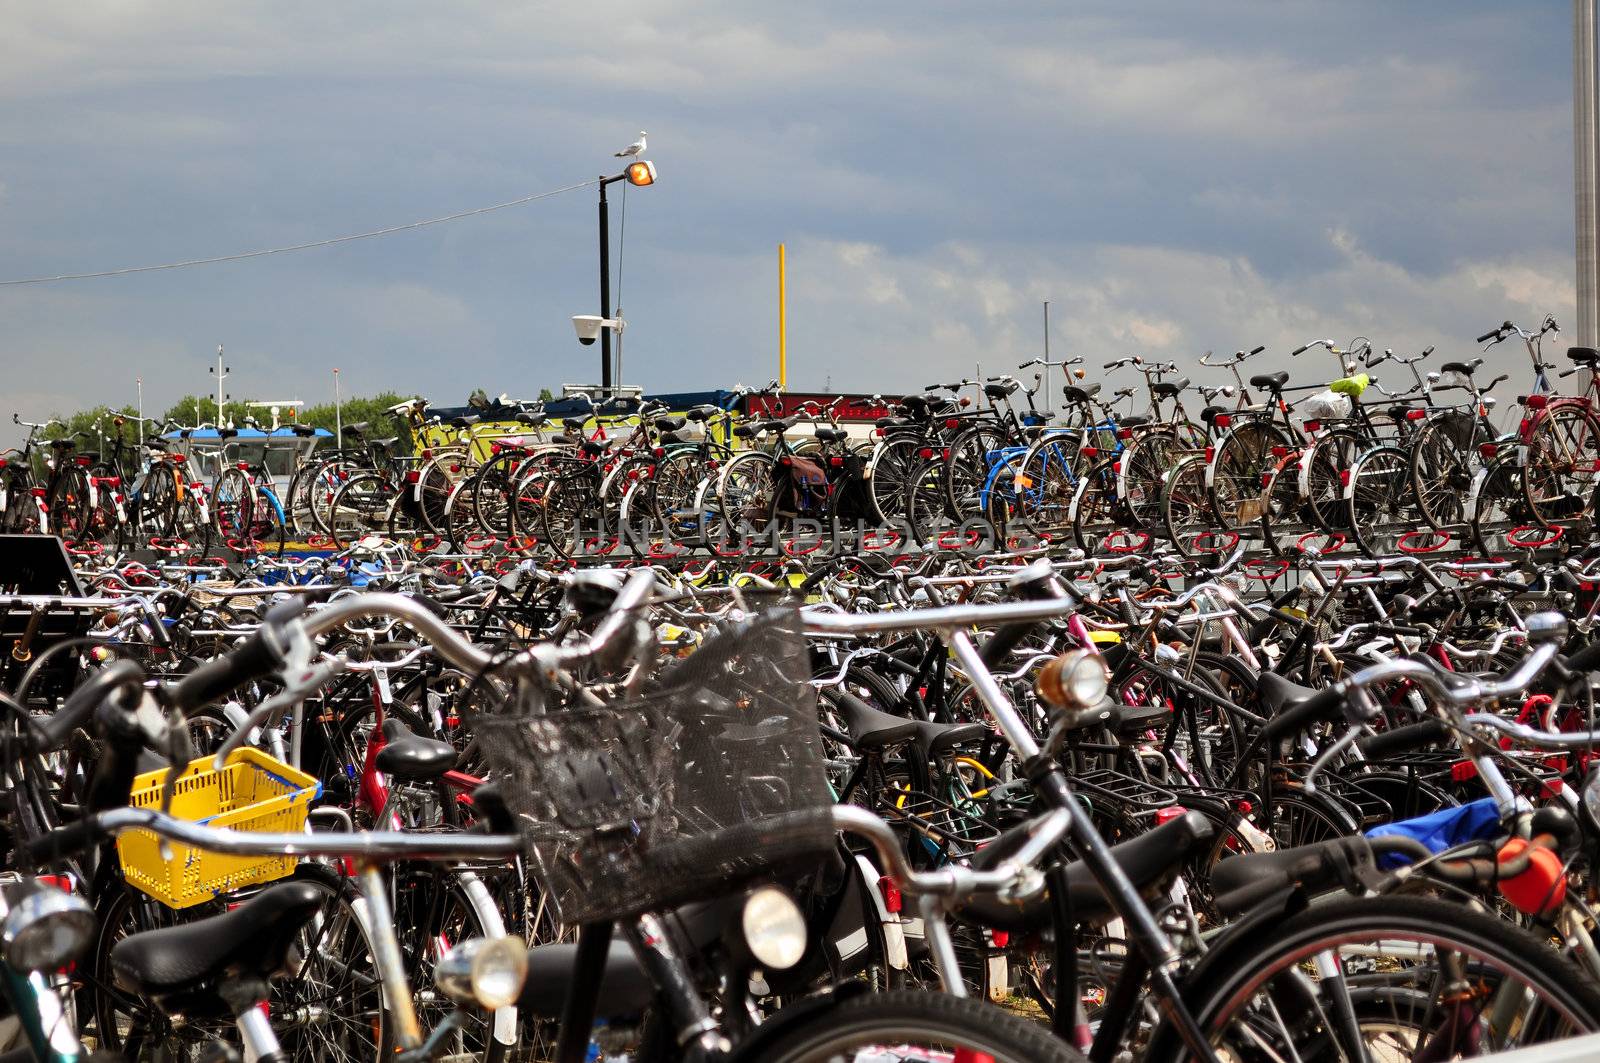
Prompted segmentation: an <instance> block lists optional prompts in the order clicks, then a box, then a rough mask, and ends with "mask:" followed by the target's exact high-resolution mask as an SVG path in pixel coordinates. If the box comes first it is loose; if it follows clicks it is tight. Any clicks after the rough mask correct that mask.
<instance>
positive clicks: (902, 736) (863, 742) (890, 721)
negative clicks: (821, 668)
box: [833, 690, 918, 750]
mask: <svg viewBox="0 0 1600 1063" xmlns="http://www.w3.org/2000/svg"><path fill="white" fill-rule="evenodd" d="M833 703H834V705H836V706H837V707H838V709H839V712H840V714H841V715H842V716H843V717H844V729H845V730H846V731H848V732H849V733H850V737H851V738H852V739H853V740H854V741H855V744H856V748H857V749H863V750H872V749H883V748H884V747H885V746H892V745H897V744H899V743H901V742H905V741H908V740H909V739H912V738H915V737H917V723H918V721H916V720H908V719H906V718H905V717H904V716H895V715H892V714H890V713H887V712H882V711H880V710H878V709H875V708H873V707H872V706H871V705H868V704H867V703H866V702H864V701H862V700H861V699H860V698H858V697H856V696H855V695H854V694H850V693H846V692H845V691H842V690H841V691H839V692H838V696H837V697H836V698H834V699H833Z"/></svg>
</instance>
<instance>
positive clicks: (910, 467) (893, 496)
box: [867, 435, 937, 524]
mask: <svg viewBox="0 0 1600 1063" xmlns="http://www.w3.org/2000/svg"><path fill="white" fill-rule="evenodd" d="M935 442H936V441H935ZM929 446H931V443H930V442H929V441H928V440H925V439H922V438H920V437H918V436H910V435H906V436H896V437H895V438H893V439H885V440H884V441H883V442H881V443H879V444H878V445H877V447H875V448H874V449H873V451H872V460H871V461H870V462H869V463H868V464H867V493H868V497H870V498H871V499H872V508H873V516H875V517H876V518H877V519H878V522H879V523H880V524H888V523H889V522H890V521H891V520H895V519H896V518H898V517H899V516H900V515H901V513H902V510H901V506H902V505H903V504H904V502H905V497H906V487H907V486H908V485H909V484H910V483H911V478H912V476H913V475H915V473H916V471H917V469H918V468H920V467H921V465H922V462H923V461H924V460H925V459H924V458H923V456H922V451H923V450H925V449H927V448H928V447H929ZM935 452H936V453H937V448H935Z"/></svg>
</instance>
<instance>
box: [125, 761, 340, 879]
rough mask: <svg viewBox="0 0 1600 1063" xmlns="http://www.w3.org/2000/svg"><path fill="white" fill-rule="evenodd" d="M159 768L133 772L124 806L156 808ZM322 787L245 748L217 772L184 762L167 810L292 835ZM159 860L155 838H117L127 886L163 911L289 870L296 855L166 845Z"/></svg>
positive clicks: (137, 834)
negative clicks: (245, 853) (166, 855)
mask: <svg viewBox="0 0 1600 1063" xmlns="http://www.w3.org/2000/svg"><path fill="white" fill-rule="evenodd" d="M166 781H167V772H166V769H165V768H161V769H157V770H156V771H147V772H143V773H141V774H139V775H137V776H135V777H134V780H133V790H132V792H131V793H130V794H129V795H128V804H130V805H132V806H133V807H135V808H160V807H161V791H162V788H163V787H164V786H165V785H166ZM320 790H321V787H320V786H318V784H317V780H316V779H314V778H312V777H311V776H310V775H307V774H306V773H305V772H302V771H298V770H296V769H295V768H292V767H290V766H289V765H287V764H285V763H283V762H282V761H280V760H275V759H274V758H272V757H270V756H268V755H267V754H265V753H263V752H261V751H260V750H259V749H251V748H250V747H248V746H246V747H244V748H242V749H235V750H234V751H233V752H232V753H229V754H228V760H227V763H226V764H225V766H224V767H223V769H222V770H221V771H218V770H217V769H216V767H215V765H214V763H213V759H212V758H211V757H201V758H199V759H198V760H192V761H190V762H189V766H188V767H187V768H185V769H184V771H183V774H182V775H180V776H178V780H177V783H176V785H175V786H174V787H173V796H172V814H173V815H174V816H176V817H177V818H178V819H184V820H189V821H191V822H198V823H204V824H205V825H206V826H208V827H226V828H228V829H229V830H236V831H248V832H251V833H256V834H262V833H266V834H272V833H290V834H292V833H294V832H295V831H298V830H301V829H302V828H304V827H305V825H306V815H307V814H308V813H309V812H310V811H311V802H312V801H314V800H315V799H316V797H317V794H318V793H319V792H320ZM168 851H169V853H170V855H171V857H172V859H170V860H165V859H163V858H162V855H163V854H162V852H161V839H160V838H159V837H157V836H156V835H155V834H153V833H151V832H150V831H146V830H135V831H128V832H127V833H126V834H123V835H122V836H121V837H119V838H118V839H117V855H118V857H119V859H120V860H121V863H122V874H123V877H124V878H126V879H127V880H128V884H129V885H131V886H136V887H137V888H138V889H139V890H140V891H141V892H143V893H146V894H148V895H149V896H151V897H153V898H155V899H156V900H158V901H160V902H161V903H162V904H164V905H166V906H167V907H168V908H188V907H190V906H192V905H196V904H199V903H200V902H201V901H209V900H211V899H212V898H214V897H216V896H217V895H219V894H222V893H231V892H232V891H234V890H237V889H243V888H244V887H245V886H254V885H259V884H260V883H263V882H273V881H275V880H277V879H280V878H286V877H288V876H289V875H292V874H294V869H295V865H297V864H298V863H299V862H300V859H299V857H294V856H233V855H229V854H227V853H212V852H207V851H205V850H204V849H196V848H194V847H193V846H190V845H183V844H180V843H178V842H171V843H169V846H168Z"/></svg>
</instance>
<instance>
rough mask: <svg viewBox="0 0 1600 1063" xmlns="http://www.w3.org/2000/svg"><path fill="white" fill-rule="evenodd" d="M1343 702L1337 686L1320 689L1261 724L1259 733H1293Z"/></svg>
mask: <svg viewBox="0 0 1600 1063" xmlns="http://www.w3.org/2000/svg"><path fill="white" fill-rule="evenodd" d="M1343 704H1344V694H1343V693H1342V692H1341V691H1340V690H1339V688H1338V687H1328V688H1327V689H1326V690H1322V691H1320V692H1319V693H1318V694H1317V696H1316V697H1314V698H1308V699H1307V700H1305V701H1302V702H1301V703H1300V704H1298V705H1296V706H1294V707H1293V708H1291V709H1288V710H1286V711H1284V712H1280V713H1278V715H1276V716H1274V717H1273V718H1272V719H1270V720H1268V721H1267V722H1266V723H1265V724H1264V725H1263V726H1262V728H1261V733H1262V735H1263V736H1264V737H1267V738H1277V737H1279V736H1280V735H1285V734H1293V733H1294V732H1295V731H1298V730H1300V729H1301V728H1303V727H1305V726H1306V725H1307V724H1311V723H1315V722H1316V721H1317V720H1321V719H1325V718H1326V717H1328V716H1329V715H1331V714H1332V713H1334V712H1336V711H1338V709H1339V708H1340V707H1341V706H1342V705H1343Z"/></svg>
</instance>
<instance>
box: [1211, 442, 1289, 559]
mask: <svg viewBox="0 0 1600 1063" xmlns="http://www.w3.org/2000/svg"><path fill="white" fill-rule="evenodd" d="M1290 445H1291V444H1290V440H1289V437H1288V436H1286V435H1284V433H1283V430H1282V429H1281V428H1279V427H1278V426H1277V425H1274V424H1271V423H1269V422H1267V421H1245V422H1244V423H1242V424H1238V425H1235V426H1234V427H1233V428H1232V429H1230V430H1229V432H1228V434H1227V435H1226V436H1224V437H1223V439H1222V441H1221V442H1220V443H1218V444H1217V446H1216V448H1215V451H1214V455H1213V457H1212V460H1211V464H1210V466H1209V467H1208V468H1207V469H1206V490H1207V492H1208V494H1209V496H1210V501H1211V515H1212V516H1213V517H1215V518H1216V521H1217V523H1218V524H1219V525H1220V526H1221V527H1222V528H1224V529H1225V530H1227V531H1235V532H1236V531H1240V530H1241V529H1243V528H1244V527H1246V526H1248V525H1251V524H1254V523H1255V522H1256V521H1257V520H1258V519H1260V516H1261V509H1262V507H1263V506H1264V505H1265V502H1264V500H1263V499H1262V496H1261V487H1262V484H1261V474H1262V473H1265V472H1270V471H1271V462H1272V460H1273V454H1272V448H1273V447H1287V446H1290Z"/></svg>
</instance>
